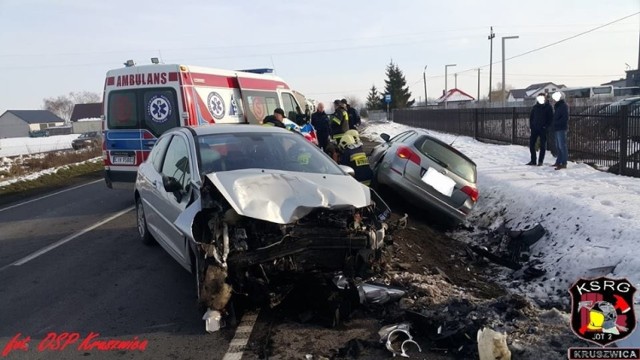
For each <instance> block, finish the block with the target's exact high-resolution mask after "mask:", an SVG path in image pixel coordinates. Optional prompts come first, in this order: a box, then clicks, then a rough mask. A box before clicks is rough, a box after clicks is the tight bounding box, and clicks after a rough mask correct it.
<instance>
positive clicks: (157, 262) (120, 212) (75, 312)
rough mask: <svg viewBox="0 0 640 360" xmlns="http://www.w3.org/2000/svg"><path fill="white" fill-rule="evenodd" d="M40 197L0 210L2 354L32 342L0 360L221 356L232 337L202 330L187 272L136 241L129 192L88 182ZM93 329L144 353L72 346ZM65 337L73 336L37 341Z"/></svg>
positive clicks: (226, 332)
mask: <svg viewBox="0 0 640 360" xmlns="http://www.w3.org/2000/svg"><path fill="white" fill-rule="evenodd" d="M42 196H43V195H40V197H36V198H29V199H22V201H21V202H18V203H12V204H7V205H4V206H3V207H0V351H5V350H9V349H7V348H8V345H9V344H10V343H11V339H12V338H14V337H15V336H17V335H19V337H18V339H24V338H25V337H27V336H29V337H30V341H28V350H26V351H24V350H15V351H13V352H10V353H8V355H7V356H6V357H3V356H2V355H3V354H2V353H0V358H6V359H51V358H83V359H87V358H88V359H92V358H93V359H103V358H109V359H110V358H118V359H128V358H136V359H137V358H149V359H152V358H153V359H222V358H223V357H224V354H225V353H226V352H227V350H228V349H229V343H230V341H231V339H232V338H233V336H234V331H233V330H223V331H220V332H217V333H215V334H206V333H205V332H204V323H203V321H202V320H201V317H202V313H201V312H199V311H198V307H197V306H196V299H195V288H194V283H193V280H192V277H191V275H190V274H189V273H188V272H186V271H185V270H184V269H183V268H181V267H180V266H179V265H178V264H177V263H176V262H175V261H174V260H173V259H172V258H170V257H169V255H168V254H167V253H166V252H165V251H163V250H162V248H160V247H159V246H154V247H146V246H144V245H142V244H141V243H140V242H139V241H138V239H137V233H136V228H135V212H134V211H133V210H132V209H133V207H132V206H133V201H132V196H131V192H130V191H122V190H109V189H107V188H106V187H105V185H104V182H103V181H93V182H89V183H87V184H84V185H80V186H79V187H77V186H74V187H72V188H68V189H63V191H62V192H59V191H58V192H55V193H50V194H44V196H46V197H44V198H42ZM128 209H129V210H128ZM105 220H106V221H105ZM47 250H48V251H47ZM92 332H93V333H98V334H99V336H98V337H97V338H94V340H114V339H116V340H126V341H133V340H136V337H137V340H138V341H142V340H147V345H146V349H145V350H144V351H140V350H111V351H100V350H96V349H92V350H86V349H84V350H78V346H79V345H80V344H81V342H82V341H83V340H85V339H86V338H87V337H88V336H89V335H90V334H91V333H92ZM52 333H55V334H52ZM63 333H69V334H73V333H77V335H78V336H79V339H78V340H77V341H76V342H75V343H73V344H72V345H69V346H67V347H66V348H65V349H63V350H52V349H53V348H55V347H56V345H58V346H59V345H62V344H63V342H60V343H56V342H55V341H54V342H48V341H43V339H50V337H53V336H57V335H62V334H63ZM16 347H20V346H16ZM42 348H46V350H44V351H39V350H41V349H42Z"/></svg>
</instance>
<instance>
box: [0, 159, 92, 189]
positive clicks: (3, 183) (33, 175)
mask: <svg viewBox="0 0 640 360" xmlns="http://www.w3.org/2000/svg"><path fill="white" fill-rule="evenodd" d="M99 161H102V157H96V158H93V159H89V160H85V161H81V162H79V163H75V164H69V165H63V166H58V167H55V168H50V169H45V170H41V171H38V172H34V173H31V174H28V175H24V176H18V177H14V178H11V179H8V180H4V181H0V188H2V187H4V186H7V185H11V184H13V183H16V182H20V181H29V180H35V179H37V178H39V177H42V176H44V175H49V174H55V173H57V172H58V171H59V170H62V169H68V168H69V167H71V166H77V165H81V164H86V163H90V162H99Z"/></svg>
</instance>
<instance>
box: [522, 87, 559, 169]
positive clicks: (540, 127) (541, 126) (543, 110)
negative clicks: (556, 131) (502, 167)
mask: <svg viewBox="0 0 640 360" xmlns="http://www.w3.org/2000/svg"><path fill="white" fill-rule="evenodd" d="M552 121H553V108H552V107H551V104H549V102H547V101H546V97H545V94H544V93H540V94H538V96H537V97H536V104H535V105H533V108H532V109H531V113H530V114H529V129H530V130H531V136H530V137H529V152H530V153H531V161H529V163H527V165H536V164H537V165H538V166H542V163H543V162H544V155H545V152H546V148H547V128H549V126H550V125H551V122H552ZM538 139H540V156H539V157H538V161H537V162H536V143H537V142H538Z"/></svg>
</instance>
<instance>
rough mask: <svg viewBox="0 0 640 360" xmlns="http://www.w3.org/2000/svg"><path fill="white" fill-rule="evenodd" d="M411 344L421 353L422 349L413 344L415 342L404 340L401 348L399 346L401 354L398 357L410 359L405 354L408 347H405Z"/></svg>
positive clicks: (415, 343)
mask: <svg viewBox="0 0 640 360" xmlns="http://www.w3.org/2000/svg"><path fill="white" fill-rule="evenodd" d="M411 344H413V345H415V346H416V347H417V348H418V352H422V348H421V347H420V345H418V343H417V342H415V341H413V340H411V339H409V340H405V341H404V342H403V343H402V346H401V348H402V353H401V354H400V356H402V357H406V358H408V357H410V356H409V354H407V348H408V346H407V345H411Z"/></svg>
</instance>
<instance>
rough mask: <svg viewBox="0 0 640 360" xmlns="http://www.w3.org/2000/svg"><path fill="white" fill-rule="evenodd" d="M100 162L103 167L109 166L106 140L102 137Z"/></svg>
mask: <svg viewBox="0 0 640 360" xmlns="http://www.w3.org/2000/svg"><path fill="white" fill-rule="evenodd" d="M102 161H103V163H104V165H105V166H107V165H109V156H108V155H107V139H106V136H104V135H103V136H102Z"/></svg>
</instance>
